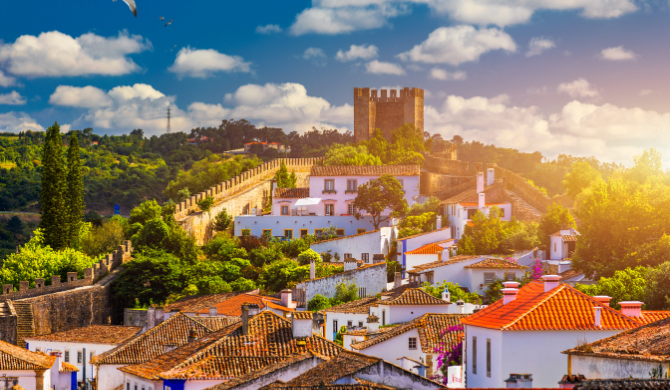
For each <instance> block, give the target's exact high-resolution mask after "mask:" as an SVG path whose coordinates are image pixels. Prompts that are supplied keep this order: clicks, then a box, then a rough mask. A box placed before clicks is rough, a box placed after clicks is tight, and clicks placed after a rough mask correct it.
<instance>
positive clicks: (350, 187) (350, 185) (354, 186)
mask: <svg viewBox="0 0 670 390" xmlns="http://www.w3.org/2000/svg"><path fill="white" fill-rule="evenodd" d="M357 191H358V180H356V179H349V180H347V192H357Z"/></svg>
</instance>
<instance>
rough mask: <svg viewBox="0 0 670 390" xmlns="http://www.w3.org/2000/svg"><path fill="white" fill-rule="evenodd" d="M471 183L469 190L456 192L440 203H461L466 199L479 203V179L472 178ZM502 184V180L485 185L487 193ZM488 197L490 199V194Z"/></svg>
mask: <svg viewBox="0 0 670 390" xmlns="http://www.w3.org/2000/svg"><path fill="white" fill-rule="evenodd" d="M469 183H470V184H472V187H470V188H469V189H467V190H465V191H463V192H461V193H459V194H456V195H454V196H452V197H451V198H447V199H445V200H443V201H441V202H440V204H453V203H460V202H466V201H471V202H476V203H479V202H478V199H477V196H478V195H477V181H476V180H472V181H470V182H469ZM500 185H502V183H501V182H495V183H493V184H492V185H490V186H485V187H484V193H486V192H487V191H488V190H490V189H492V188H493V187H495V186H500ZM486 198H487V199H490V198H489V197H488V195H487V197H486Z"/></svg>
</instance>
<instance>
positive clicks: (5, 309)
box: [0, 302, 12, 317]
mask: <svg viewBox="0 0 670 390" xmlns="http://www.w3.org/2000/svg"><path fill="white" fill-rule="evenodd" d="M11 315H12V310H11V309H10V308H9V304H8V303H7V302H0V317H9V316H11Z"/></svg>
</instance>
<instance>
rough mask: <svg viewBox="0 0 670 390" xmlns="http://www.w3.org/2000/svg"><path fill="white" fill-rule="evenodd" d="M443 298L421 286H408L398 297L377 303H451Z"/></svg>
mask: <svg viewBox="0 0 670 390" xmlns="http://www.w3.org/2000/svg"><path fill="white" fill-rule="evenodd" d="M450 304H451V303H449V302H445V301H443V300H441V299H438V298H435V297H434V296H432V295H430V294H428V293H427V292H425V291H423V290H421V289H420V288H408V289H407V290H405V291H403V292H402V293H400V295H398V296H397V297H394V298H391V299H384V300H381V301H379V302H377V305H391V306H400V305H408V306H417V305H418V306H422V305H450Z"/></svg>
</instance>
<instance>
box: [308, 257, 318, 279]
mask: <svg viewBox="0 0 670 390" xmlns="http://www.w3.org/2000/svg"><path fill="white" fill-rule="evenodd" d="M315 278H316V263H314V260H312V261H310V262H309V280H314V279H315Z"/></svg>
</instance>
